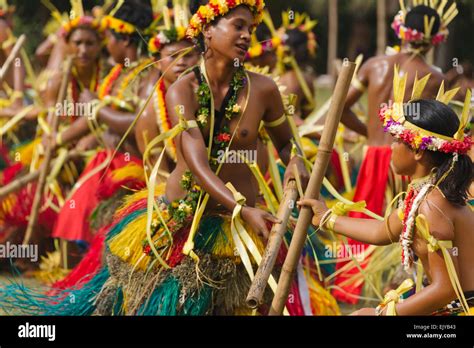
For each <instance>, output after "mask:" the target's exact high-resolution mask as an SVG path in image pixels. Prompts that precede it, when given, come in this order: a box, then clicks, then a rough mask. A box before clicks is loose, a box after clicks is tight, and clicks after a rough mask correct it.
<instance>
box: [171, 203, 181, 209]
mask: <svg viewBox="0 0 474 348" xmlns="http://www.w3.org/2000/svg"><path fill="white" fill-rule="evenodd" d="M171 206H172V207H173V208H178V207H179V204H178V202H173V203H171Z"/></svg>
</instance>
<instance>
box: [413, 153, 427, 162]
mask: <svg viewBox="0 0 474 348" xmlns="http://www.w3.org/2000/svg"><path fill="white" fill-rule="evenodd" d="M424 155H425V151H424V150H417V151H415V161H417V162H419V161H421V160H422V159H423V157H424Z"/></svg>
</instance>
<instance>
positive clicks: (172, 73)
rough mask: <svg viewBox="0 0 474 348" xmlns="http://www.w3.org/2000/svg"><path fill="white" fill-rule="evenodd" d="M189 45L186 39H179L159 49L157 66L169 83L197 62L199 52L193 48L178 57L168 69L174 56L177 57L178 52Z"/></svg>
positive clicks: (174, 58)
mask: <svg viewBox="0 0 474 348" xmlns="http://www.w3.org/2000/svg"><path fill="white" fill-rule="evenodd" d="M191 46H192V44H191V43H190V42H188V41H180V42H175V43H172V44H169V45H166V46H165V47H163V48H162V49H161V52H160V61H159V63H158V68H159V69H160V71H161V72H162V73H164V75H163V78H164V79H165V80H166V81H167V82H168V83H170V84H171V83H173V82H175V81H176V80H177V79H178V77H179V76H180V75H181V74H182V73H183V72H184V71H185V70H186V69H188V68H190V67H192V66H194V65H196V64H197V63H198V62H199V54H198V52H197V51H196V50H195V49H193V50H192V51H191V52H189V53H188V54H187V55H185V56H184V57H181V58H180V59H178V60H177V61H176V62H175V63H174V65H173V66H172V67H171V68H170V69H168V68H169V67H170V66H171V65H172V64H173V62H174V61H175V60H176V58H178V56H179V55H180V53H181V52H182V51H183V50H185V49H187V48H189V47H191Z"/></svg>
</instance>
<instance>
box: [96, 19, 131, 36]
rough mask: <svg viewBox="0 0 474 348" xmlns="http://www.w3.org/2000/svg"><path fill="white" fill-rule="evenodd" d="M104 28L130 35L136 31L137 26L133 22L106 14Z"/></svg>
mask: <svg viewBox="0 0 474 348" xmlns="http://www.w3.org/2000/svg"><path fill="white" fill-rule="evenodd" d="M101 25H102V29H104V30H105V29H109V30H113V31H115V32H116V33H118V34H125V35H130V34H133V33H134V32H135V26H134V25H133V24H132V23H129V22H125V21H124V20H121V19H119V18H115V17H113V16H111V15H108V16H105V17H104V18H103V19H102V23H101Z"/></svg>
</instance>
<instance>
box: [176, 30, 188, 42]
mask: <svg viewBox="0 0 474 348" xmlns="http://www.w3.org/2000/svg"><path fill="white" fill-rule="evenodd" d="M176 31H177V33H178V40H182V39H183V38H184V36H185V35H186V28H185V27H177V28H176Z"/></svg>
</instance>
